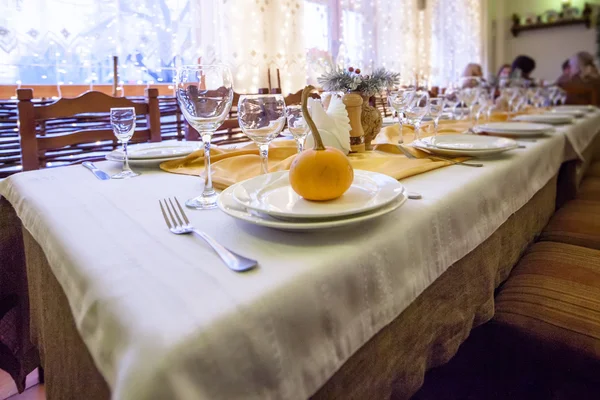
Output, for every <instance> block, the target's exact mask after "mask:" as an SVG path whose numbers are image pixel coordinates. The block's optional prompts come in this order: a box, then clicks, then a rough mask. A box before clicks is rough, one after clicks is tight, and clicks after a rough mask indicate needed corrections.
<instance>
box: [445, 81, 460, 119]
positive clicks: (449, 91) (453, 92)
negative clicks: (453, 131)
mask: <svg viewBox="0 0 600 400" xmlns="http://www.w3.org/2000/svg"><path fill="white" fill-rule="evenodd" d="M444 99H446V105H447V106H448V108H450V113H451V118H452V119H456V107H457V106H458V104H459V103H460V96H459V90H458V89H457V87H456V85H455V84H453V83H450V84H449V85H448V87H446V90H445V91H444Z"/></svg>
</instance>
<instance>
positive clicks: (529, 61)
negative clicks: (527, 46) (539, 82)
mask: <svg viewBox="0 0 600 400" xmlns="http://www.w3.org/2000/svg"><path fill="white" fill-rule="evenodd" d="M534 69H535V60H534V59H533V58H531V57H529V56H525V55H520V56H518V57H517V58H515V60H514V61H513V63H512V67H511V77H512V78H522V79H525V80H528V81H532V80H533V79H532V78H531V73H532V72H533V70H534Z"/></svg>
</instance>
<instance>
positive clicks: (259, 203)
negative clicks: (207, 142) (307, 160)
mask: <svg viewBox="0 0 600 400" xmlns="http://www.w3.org/2000/svg"><path fill="white" fill-rule="evenodd" d="M402 193H404V187H403V186H402V184H401V183H400V182H398V181H397V180H396V179H394V178H392V177H390V176H387V175H384V174H380V173H377V172H370V171H362V170H354V181H353V182H352V185H351V186H350V188H349V189H348V191H347V192H346V193H344V194H343V195H342V196H341V197H339V198H337V199H334V200H329V201H309V200H305V199H304V198H302V197H301V196H300V195H299V194H298V193H296V192H295V191H294V189H292V186H291V185H290V181H289V172H288V171H279V172H272V173H270V174H265V175H259V176H257V177H255V178H251V179H248V180H246V181H244V182H240V183H239V184H238V185H236V188H235V190H234V191H233V196H234V198H235V199H236V200H237V202H238V203H240V205H242V206H243V207H245V208H249V209H252V210H256V211H258V212H260V213H262V214H267V215H270V216H273V217H278V218H286V219H301V218H307V219H317V218H339V217H343V216H348V215H354V214H361V213H365V212H368V211H371V210H374V209H376V208H380V207H383V206H385V205H387V204H389V203H391V202H393V201H395V200H397V199H398V197H399V196H400V195H402Z"/></svg>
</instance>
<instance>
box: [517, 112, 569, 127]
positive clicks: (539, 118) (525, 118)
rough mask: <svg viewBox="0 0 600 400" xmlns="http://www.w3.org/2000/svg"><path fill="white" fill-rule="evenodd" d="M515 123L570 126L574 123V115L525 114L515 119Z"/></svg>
mask: <svg viewBox="0 0 600 400" xmlns="http://www.w3.org/2000/svg"><path fill="white" fill-rule="evenodd" d="M513 119H514V120H515V121H520V122H534V123H542V124H553V125H560V124H570V123H572V122H573V115H570V114H559V113H543V114H525V115H518V116H516V117H515V118H513Z"/></svg>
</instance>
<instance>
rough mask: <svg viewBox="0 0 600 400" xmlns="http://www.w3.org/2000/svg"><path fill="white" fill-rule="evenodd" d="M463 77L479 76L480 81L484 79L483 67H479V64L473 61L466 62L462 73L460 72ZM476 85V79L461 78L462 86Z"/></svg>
mask: <svg viewBox="0 0 600 400" xmlns="http://www.w3.org/2000/svg"><path fill="white" fill-rule="evenodd" d="M462 77H463V78H471V77H472V78H479V80H480V82H483V81H485V80H484V79H483V69H482V68H481V65H479V64H475V63H470V64H467V66H466V68H465V70H464V72H463V74H462ZM477 85H478V82H477V79H473V80H470V79H463V84H462V86H463V87H475V86H477Z"/></svg>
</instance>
